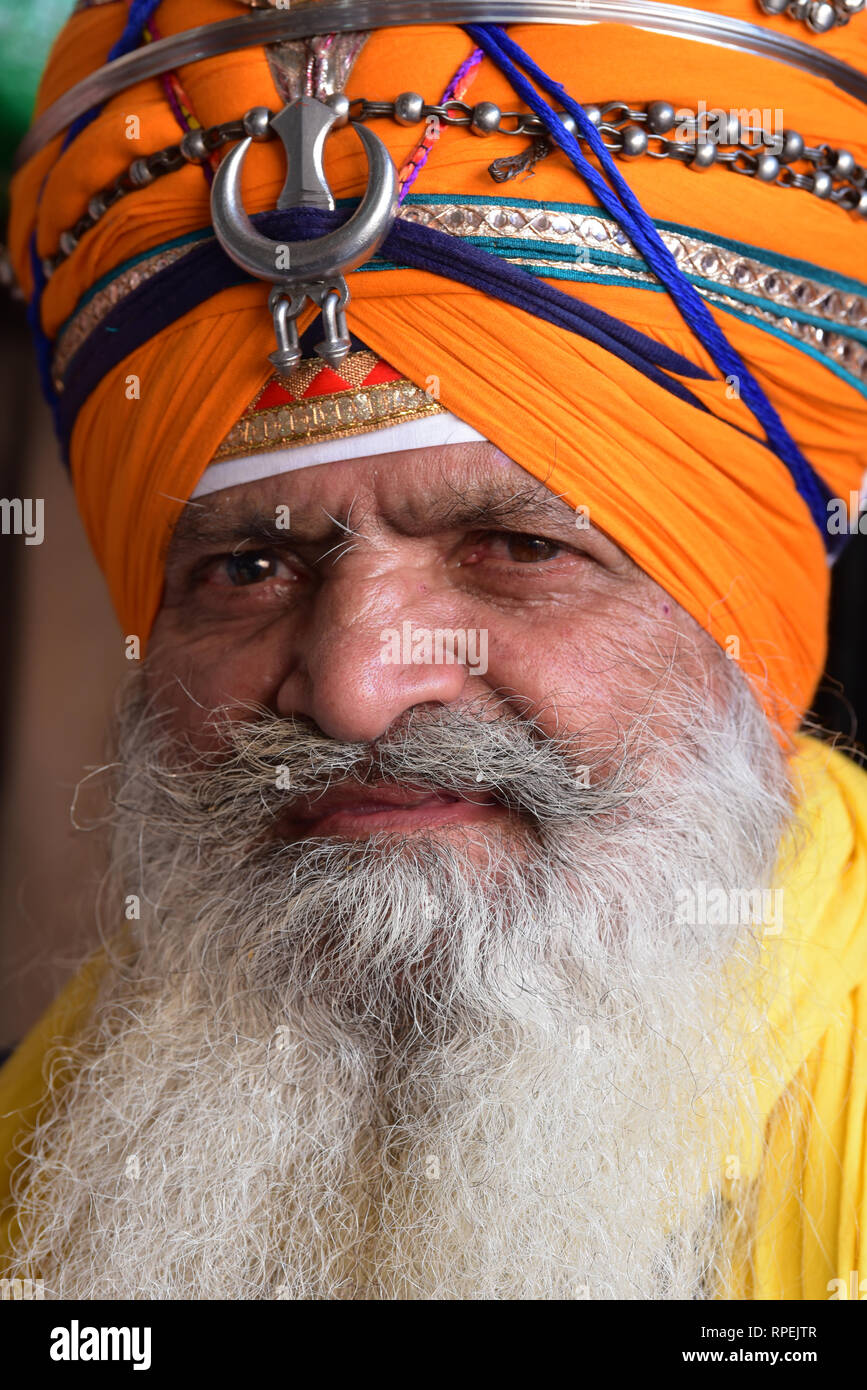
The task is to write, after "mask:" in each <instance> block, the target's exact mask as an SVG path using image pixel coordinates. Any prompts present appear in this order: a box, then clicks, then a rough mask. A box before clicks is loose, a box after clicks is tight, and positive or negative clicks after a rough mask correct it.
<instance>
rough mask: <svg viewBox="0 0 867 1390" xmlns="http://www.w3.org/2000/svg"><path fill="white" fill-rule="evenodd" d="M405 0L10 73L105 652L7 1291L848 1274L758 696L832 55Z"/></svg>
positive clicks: (857, 1252)
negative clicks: (91, 862)
mask: <svg viewBox="0 0 867 1390" xmlns="http://www.w3.org/2000/svg"><path fill="white" fill-rule="evenodd" d="M375 8H376V6H370V7H368V9H370V10H373V9H375ZM429 8H430V7H429V6H419V5H415V6H413V4H411V3H407V4H398V3H396V0H390V4H389V6H385V5H383V6H382V7H381V14H379V13H377V15H375V16H373V19H372V22H374V23H380V24H381V25H382V26H383V27H382V28H379V29H376V30H375V31H374V32H370V33H368V32H364V33H360V32H355V31H352V30H351V28H350V25H351V19H352V16H351V13H350V11H351V7H350V6H348V5H347V4H345V3H337V4H321V5H319V4H311V5H308V6H299V7H297V9H296V7H293V9H292V12H291V13H288V12H286V11H285V10H283V7H280V6H274V7H269V6H268V5H264V4H257V5H253V6H245V5H242V4H240V3H233V0H196V2H195V3H193V0H163V3H162V4H156V3H145V4H135V5H132V6H130V7H129V9H127V6H125V5H123V4H121V3H102V4H99V3H97V4H93V5H86V4H85V5H80V6H79V7H78V9H77V11H76V13H75V14H74V15H73V17H72V18H71V20H70V22H69V24H68V26H67V28H66V30H64V32H63V34H62V35H61V37H60V39H59V41H58V44H57V46H56V48H55V51H54V54H53V55H52V60H51V63H50V65H49V69H48V72H47V74H46V77H45V81H44V85H43V92H42V96H41V100H40V107H39V116H38V119H37V121H36V123H35V125H34V127H33V130H32V131H31V135H30V136H29V137H28V141H27V142H26V143H25V146H24V148H23V150H22V153H21V167H20V170H19V172H18V174H17V176H16V184H15V188H14V197H15V209H14V218H13V224H12V229H11V241H12V250H13V253H14V256H15V259H16V264H17V267H18V274H19V278H20V280H21V283H22V285H23V287H24V289H25V290H26V292H27V293H28V295H29V296H30V297H31V301H32V304H33V306H34V307H33V316H32V317H33V323H34V326H35V331H36V336H37V342H38V345H39V348H40V352H41V354H42V360H43V363H44V364H45V367H46V381H47V386H48V388H49V391H50V395H51V399H52V403H53V405H54V408H55V413H56V419H57V423H58V430H59V434H60V438H61V442H62V445H63V448H64V452H65V455H66V458H67V460H68V462H69V464H70V466H71V470H72V476H73V479H74V482H75V487H76V493H77V497H78V500H79V504H80V507H81V510H82V514H83V517H84V520H85V524H86V526H87V528H88V532H89V534H90V536H91V539H92V542H93V545H94V547H95V549H96V552H97V555H98V557H99V558H100V561H101V563H102V565H103V568H104V570H105V573H106V576H107V579H108V582H109V585H110V587H111V590H112V594H113V596H114V598H115V602H116V606H117V609H118V612H119V615H120V618H121V623H122V628H123V632H124V638H125V641H126V642H127V644H128V648H129V650H130V652H131V653H132V654H133V655H135V656H138V655H141V656H143V657H144V659H143V661H142V665H141V668H140V670H139V671H138V672H137V674H136V677H135V678H134V680H133V681H132V682H131V683H130V686H129V689H128V691H127V692H126V694H125V697H124V701H123V707H122V711H121V715H120V719H119V730H118V750H117V758H116V762H115V764H114V765H113V768H112V772H113V775H114V778H115V786H114V795H113V816H112V821H113V833H114V841H113V857H112V867H111V874H110V878H109V881H108V882H107V884H106V887H105V890H104V893H103V896H102V905H103V911H104V935H105V945H104V948H103V950H102V951H101V952H100V953H99V954H98V955H97V956H95V957H94V958H93V959H92V960H90V961H89V962H87V963H86V964H85V965H84V966H83V967H82V970H81V971H80V972H79V974H78V976H76V978H75V979H74V980H73V982H72V983H71V984H70V986H68V987H67V989H66V990H65V992H64V994H63V995H62V996H61V998H60V999H59V1000H58V1001H57V1003H56V1004H55V1006H54V1007H53V1009H52V1010H51V1011H50V1012H49V1014H48V1015H47V1016H46V1017H45V1018H44V1019H43V1020H42V1021H41V1023H40V1024H39V1025H37V1027H36V1029H35V1030H34V1031H33V1033H32V1034H31V1035H30V1036H29V1037H28V1038H27V1039H26V1040H25V1041H24V1043H23V1044H22V1045H21V1047H20V1048H19V1050H18V1052H17V1053H16V1054H15V1055H14V1056H13V1057H12V1059H11V1060H10V1061H9V1062H8V1063H7V1066H6V1068H5V1070H4V1072H3V1074H2V1076H0V1112H2V1115H3V1119H2V1129H0V1140H2V1146H3V1149H4V1153H5V1155H6V1178H5V1181H6V1183H7V1186H8V1202H7V1205H6V1224H5V1228H4V1229H5V1238H4V1252H5V1253H4V1273H8V1274H12V1275H14V1276H15V1277H36V1278H41V1279H43V1280H44V1281H45V1287H46V1292H47V1293H48V1294H49V1296H52V1297H54V1296H58V1297H83V1298H116V1297H120V1298H243V1299H261V1298H264V1299H268V1298H348V1299H364V1298H375V1299H393V1298H470V1299H476V1298H592V1299H610V1298H638V1299H677V1298H774V1299H799V1298H828V1297H836V1296H842V1297H848V1296H852V1295H851V1294H850V1292H849V1290H850V1283H851V1278H850V1276H851V1272H852V1271H853V1270H855V1271H856V1272H857V1271H858V1270H859V1269H863V1270H864V1271H865V1275H867V1269H865V1263H867V1262H865V1260H864V1252H863V1251H862V1249H861V1248H860V1246H859V1242H862V1241H863V1240H864V1238H865V1237H864V1233H863V1232H864V1221H863V1216H864V1212H863V1184H864V1178H865V1157H867V1155H865V1148H864V1098H865V1088H867V1036H865V1033H864V1030H863V1023H862V1020H863V1013H864V1007H865V1002H864V999H865V997H864V992H863V989H864V983H865V980H867V930H865V928H867V841H865V835H867V824H865V822H867V781H865V778H864V774H863V773H862V772H861V771H860V770H859V769H858V768H857V767H856V765H855V764H854V763H853V762H851V761H849V760H847V759H846V758H845V757H844V756H843V755H842V754H841V753H839V752H835V751H832V750H831V749H829V748H827V747H826V746H823V745H822V744H821V743H820V742H818V741H817V740H815V739H811V738H808V737H807V736H805V734H804V733H803V732H798V730H799V727H800V726H801V724H802V721H803V718H804V712H805V710H806V708H807V707H808V704H809V700H810V698H811V695H812V692H813V690H814V688H815V685H816V682H817V680H818V678H819V676H820V674H821V669H822V662H823V658H824V625H825V620H826V608H827V587H828V579H827V575H828V560H829V559H833V558H834V557H835V555H836V554H837V553H838V551H839V548H840V540H841V537H840V535H839V534H837V531H838V530H839V528H836V530H835V528H834V527H833V526H832V525H830V524H829V518H831V517H832V516H836V515H838V514H839V506H837V505H836V504H837V503H839V502H840V499H841V498H842V499H845V502H846V507H847V509H848V510H847V516H848V515H849V513H850V512H851V510H852V509H851V507H850V505H849V504H850V494H851V493H852V492H853V490H854V492H855V497H856V507H857V489H858V484H859V481H860V479H861V476H862V473H863V469H864V458H863V443H862V439H861V434H862V431H863V416H864V407H863V395H864V378H865V372H867V365H865V353H864V349H863V348H862V347H861V346H860V344H861V342H862V341H863V333H861V330H860V325H861V324H862V323H863V322H864V321H865V319H867V286H864V285H862V284H861V283H860V282H858V281H857V280H856V279H854V278H853V276H854V275H855V274H856V273H857V268H858V266H859V263H860V255H861V242H862V239H863V236H864V232H863V223H862V222H861V221H860V220H859V218H860V217H861V214H862V212H863V210H864V208H863V207H862V205H864V206H867V195H864V194H863V193H862V191H861V190H862V188H863V184H864V173H863V170H862V168H861V166H860V164H858V162H857V159H858V152H859V151H861V152H864V151H867V115H865V108H864V104H863V103H864V101H865V99H867V83H865V82H864V81H863V79H862V78H861V77H860V75H859V72H858V71H857V70H856V67H853V66H852V63H853V61H854V62H855V63H856V65H857V64H858V57H859V53H860V52H861V51H862V50H861V49H859V47H858V45H859V43H860V42H861V40H860V39H859V38H858V36H857V35H856V34H855V33H854V30H855V26H854V25H853V26H852V32H851V33H850V30H849V29H846V30H840V29H837V30H835V31H834V32H832V33H830V34H817V33H816V32H815V30H816V29H817V28H818V29H821V28H822V27H823V25H822V24H821V23H820V22H819V21H820V19H821V16H819V15H818V14H816V15H813V16H812V19H813V29H806V28H804V29H803V31H802V32H800V33H798V35H797V40H796V41H793V39H792V37H791V31H792V27H793V23H794V21H792V20H791V19H789V18H770V19H769V18H767V17H764V16H763V15H762V13H761V11H760V10H758V9H757V8H756V10H755V12H754V11H753V7H752V3H751V0H732V3H731V4H730V5H729V6H727V10H728V11H729V12H730V16H731V18H730V26H731V27H730V30H729V31H728V32H727V34H726V44H725V45H724V46H720V45H718V44H714V43H713V42H707V40H708V38H709V37H710V38H711V39H713V33H712V32H710V31H709V30H708V29H707V24H706V22H707V21H708V19H709V18H712V17H713V16H712V15H711V13H710V11H708V13H707V14H705V13H704V12H703V11H701V10H693V11H685V10H679V9H677V7H672V10H671V13H670V14H669V16H668V17H667V18H665V17H663V19H662V20H660V19H659V16H658V15H657V17H656V28H654V24H653V22H652V20H653V16H652V15H651V14H650V11H648V15H647V16H646V17H644V18H646V20H647V23H643V24H642V25H641V26H639V27H633V26H632V25H630V24H626V23H622V24H614V23H611V22H610V21H611V19H612V18H617V16H613V15H611V14H604V13H601V11H603V10H604V8H605V7H603V6H596V7H594V6H592V5H590V6H585V7H583V10H586V11H587V13H586V14H584V13H583V10H582V18H584V19H585V20H586V19H594V18H595V19H597V20H599V21H600V22H599V23H596V24H594V25H591V26H589V27H588V26H587V25H586V23H585V24H580V25H579V24H576V23H574V20H575V18H576V16H575V15H574V13H573V14H571V15H566V14H564V13H561V12H560V10H558V7H557V6H556V5H548V4H543V3H537V4H535V5H531V4H527V5H524V6H518V7H517V9H519V10H520V11H521V13H517V11H516V12H515V13H511V12H510V14H509V15H508V16H506V15H505V14H502V15H501V14H500V13H499V12H497V13H494V11H496V10H497V7H496V6H491V5H487V6H486V5H484V4H478V3H472V0H468V3H467V4H466V5H465V6H464V7H463V11H462V13H461V14H459V15H457V16H455V15H453V14H451V13H450V15H449V19H450V21H451V20H454V21H455V22H454V23H453V24H452V23H450V24H449V25H441V26H435V25H430V24H428V23H425V22H422V23H416V24H413V23H412V22H411V21H412V20H413V19H414V18H415V19H417V20H422V21H424V20H426V19H428V18H429V16H428V14H427V11H428V10H429ZM452 8H454V7H452ZM458 8H460V7H458ZM503 8H504V10H505V9H507V8H508V7H503ZM514 8H515V7H513V9H514ZM561 8H562V7H561ZM571 8H572V9H573V10H574V7H571ZM655 8H656V10H659V9H660V7H655ZM830 8H831V7H830V6H818V7H816V6H813V7H812V9H813V10H822V11H824V10H829V9H830ZM597 10H598V11H600V13H599V14H596V13H595V11H597ZM281 11H282V12H281ZM422 11H424V13H422ZM555 11H556V13H555ZM591 12H593V13H591ZM811 13H812V10H811ZM678 15H681V16H688V17H689V18H688V19H687V20H686V21H684V22H683V23H681V24H680V26H679V27H678V24H676V23H675V20H676V17H677V16H678ZM499 18H510V19H513V20H515V21H527V22H516V23H515V24H514V25H513V26H512V27H511V28H510V30H509V31H508V32H506V31H504V30H503V29H501V28H499V27H498V26H497V24H496V23H479V21H482V20H486V19H491V20H494V21H496V20H497V19H499ZM557 18H559V19H560V20H561V21H562V23H561V24H560V25H552V24H550V23H549V22H548V21H550V20H552V19H557ZM534 19H539V20H544V21H546V22H545V23H539V24H534V23H532V22H529V21H532V20H534ZM224 21H233V23H230V24H226V25H225V26H224V27H223V28H222V29H221V28H220V25H221V23H222V22H224ZM194 26H203V27H202V33H201V34H200V35H199V46H198V48H197V49H196V52H195V54H193V52H192V48H191V47H187V48H184V47H183V43H184V34H185V32H186V31H187V30H188V29H190V28H192V27H194ZM759 26H761V27H759ZM824 27H825V28H827V27H828V26H827V25H825V26H824ZM326 30H327V32H323V31H326ZM714 32H715V31H714ZM757 34H758V35H759V39H757V38H756V35H757ZM202 36H204V37H202ZM717 37H718V35H717ZM697 40H698V41H697ZM759 40H761V43H760V42H759ZM784 41H785V42H784ZM762 43H763V44H764V45H765V46H764V48H763V47H762ZM823 46H824V49H825V50H826V51H825V52H824V53H823V52H822V47H823ZM829 55H830V57H829ZM107 57H108V58H109V60H110V61H109V65H108V67H107V68H106V69H105V72H106V73H107V74H108V79H107V80H105V81H102V85H99V86H93V85H92V84H91V85H90V86H88V85H84V86H82V85H79V84H82V83H85V84H86V79H87V76H88V74H90V73H92V72H93V71H94V70H95V69H96V68H98V67H100V65H101V64H103V63H104V62H105V60H106V58H107ZM193 57H194V58H195V60H194V61H191V59H192V58H193ZM143 59H144V60H148V61H149V62H150V67H143V66H142V65H141V64H142V60H143ZM820 59H821V62H820V61H819V60H820ZM661 73H667V74H669V76H668V77H667V78H666V81H665V82H663V81H662V79H661V78H660V74H661ZM675 74H679V75H677V76H675ZM660 86H662V87H665V88H666V91H665V92H664V93H663V95H664V96H665V98H666V99H665V100H661V99H660V93H659V90H658V89H659V88H660ZM404 89H406V90H404ZM67 93H68V94H69V96H68V97H67V98H65V97H64V94H67ZM759 97H761V98H762V100H761V102H759ZM347 98H348V100H347ZM576 98H578V100H579V101H581V102H583V103H585V104H584V105H583V106H582V105H579V104H578V101H576ZM57 103H60V104H59V105H58V104H57ZM98 103H102V104H101V105H99V104H98ZM784 107H785V121H786V125H785V127H784V128H783V127H779V128H777V126H776V124H775V115H779V114H780V113H781V111H782V109H783V108H784ZM708 108H713V110H714V111H716V112H717V115H718V117H719V119H716V124H714V122H713V121H708V120H707V119H704V118H706V117H707V115H708ZM509 112H513V113H515V114H507V113H509ZM762 112H764V114H762ZM702 113H703V114H702ZM347 115H348V116H350V117H352V121H351V123H350V122H347V119H346V118H347ZM703 117H704V118H703ZM476 135H483V136H485V137H486V139H485V140H477V139H475V138H474V137H475V136H476ZM844 139H845V142H846V148H842V145H843V142H844ZM610 148H613V149H614V150H615V151H616V152H617V153H618V154H619V155H621V156H628V157H631V158H632V163H631V164H630V165H629V166H628V168H627V166H626V165H622V164H621V163H620V162H619V160H618V159H613V158H612V156H611V153H610V152H609V150H610ZM853 150H854V151H855V153H854V154H853V153H852V151H853ZM131 151H132V153H130V152H131ZM227 151H228V153H227ZM775 151H776V152H775ZM653 153H655V154H657V155H664V156H665V157H664V158H660V159H658V160H653V159H650V158H645V157H643V156H644V155H645V154H647V155H650V154H653ZM287 160H288V165H287ZM287 169H288V172H287ZM624 170H626V171H627V172H628V182H626V181H625V179H624V173H623V171H624ZM702 170H703V171H704V172H700V171H702ZM734 172H741V173H746V174H748V175H751V177H748V178H741V179H740V180H739V181H738V182H737V183H735V181H734V179H733V173H734ZM530 174H531V175H532V178H531V180H530V181H528V179H527V176H528V175H530ZM516 177H517V178H519V179H520V182H517V183H516V182H513V180H514V179H515V178H516ZM281 190H282V192H281ZM733 195H737V196H736V197H734V198H733ZM359 197H360V198H361V201H360V202H359V201H358V199H359ZM335 200H336V206H335ZM341 200H347V201H341ZM395 214H397V215H396V216H395ZM269 285H270V286H271V294H270V298H269V295H268V286H269ZM349 294H351V298H349V297H348V296H349ZM859 335H860V336H859ZM855 514H857V512H855ZM145 649H146V651H145ZM859 1277H860V1276H859ZM856 1282H857V1281H856ZM841 1287H842V1288H843V1293H842V1294H840V1288H841ZM865 1288H867V1284H865ZM854 1296H858V1295H857V1292H856V1294H855V1295H854Z"/></svg>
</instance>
